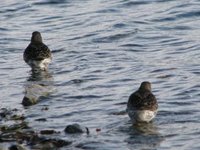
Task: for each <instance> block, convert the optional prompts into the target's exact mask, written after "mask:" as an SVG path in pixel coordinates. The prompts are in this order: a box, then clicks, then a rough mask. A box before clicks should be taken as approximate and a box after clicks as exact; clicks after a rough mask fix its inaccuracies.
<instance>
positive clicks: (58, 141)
mask: <svg viewBox="0 0 200 150" xmlns="http://www.w3.org/2000/svg"><path fill="white" fill-rule="evenodd" d="M42 143H43V144H46V145H54V146H55V147H57V148H60V147H64V146H68V145H70V144H72V142H71V141H65V140H62V139H46V140H44V141H42Z"/></svg>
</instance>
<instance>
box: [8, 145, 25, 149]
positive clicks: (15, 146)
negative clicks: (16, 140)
mask: <svg viewBox="0 0 200 150" xmlns="http://www.w3.org/2000/svg"><path fill="white" fill-rule="evenodd" d="M9 150H26V148H24V147H23V146H22V145H19V144H17V145H12V146H10V147H9Z"/></svg>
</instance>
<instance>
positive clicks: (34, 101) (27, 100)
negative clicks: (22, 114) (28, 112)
mask: <svg viewBox="0 0 200 150" xmlns="http://www.w3.org/2000/svg"><path fill="white" fill-rule="evenodd" d="M37 102H38V99H36V98H28V97H24V98H23V100H22V105H24V106H31V105H34V104H37Z"/></svg>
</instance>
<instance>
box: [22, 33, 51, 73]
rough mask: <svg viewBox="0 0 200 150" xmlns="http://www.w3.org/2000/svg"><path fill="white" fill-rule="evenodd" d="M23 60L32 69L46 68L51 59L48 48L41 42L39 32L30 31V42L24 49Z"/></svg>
mask: <svg viewBox="0 0 200 150" xmlns="http://www.w3.org/2000/svg"><path fill="white" fill-rule="evenodd" d="M23 57H24V61H25V62H26V63H27V64H28V65H29V66H30V67H31V68H32V70H47V69H48V65H49V63H50V62H51V60H52V54H51V51H50V49H49V48H48V47H47V46H46V45H45V44H44V43H43V42H42V36H41V34H40V32H38V31H35V32H33V33H32V37H31V43H30V44H29V45H28V47H27V48H26V49H25V51H24V55H23Z"/></svg>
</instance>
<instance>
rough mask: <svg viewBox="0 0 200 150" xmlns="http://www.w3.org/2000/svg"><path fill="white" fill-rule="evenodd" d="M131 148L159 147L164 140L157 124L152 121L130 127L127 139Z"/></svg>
mask: <svg viewBox="0 0 200 150" xmlns="http://www.w3.org/2000/svg"><path fill="white" fill-rule="evenodd" d="M125 141H126V142H127V143H128V146H129V147H130V149H131V150H132V149H157V148H159V146H160V144H161V143H162V142H163V141H164V137H163V136H162V135H161V134H160V133H159V132H158V129H157V127H156V125H154V124H153V123H152V122H150V123H137V124H133V125H131V127H130V128H129V137H128V138H127V139H126V140H125Z"/></svg>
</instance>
